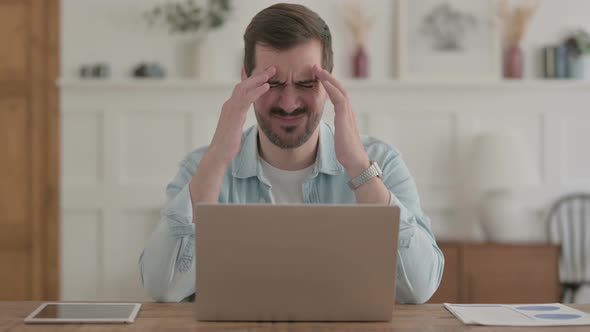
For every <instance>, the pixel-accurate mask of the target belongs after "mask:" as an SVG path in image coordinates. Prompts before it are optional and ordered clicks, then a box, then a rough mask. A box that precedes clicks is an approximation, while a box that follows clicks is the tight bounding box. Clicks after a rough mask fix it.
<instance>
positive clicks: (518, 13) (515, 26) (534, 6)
mask: <svg viewBox="0 0 590 332" xmlns="http://www.w3.org/2000/svg"><path fill="white" fill-rule="evenodd" d="M540 3H541V2H540V1H539V0H529V1H527V2H526V3H525V4H521V5H519V6H512V5H510V4H509V3H508V1H507V0H500V1H499V6H498V11H499V13H498V14H499V16H500V19H501V20H502V22H503V28H504V42H505V45H506V46H507V47H514V46H517V45H519V44H520V42H521V41H522V39H523V37H524V35H525V33H526V31H527V29H528V27H529V25H530V22H531V20H532V18H533V16H534V15H535V13H536V12H537V10H538V9H539V5H540Z"/></svg>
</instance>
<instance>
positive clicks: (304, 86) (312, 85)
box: [297, 83, 315, 89]
mask: <svg viewBox="0 0 590 332" xmlns="http://www.w3.org/2000/svg"><path fill="white" fill-rule="evenodd" d="M297 86H299V87H300V88H305V89H311V88H313V87H314V86H315V84H313V83H308V84H297Z"/></svg>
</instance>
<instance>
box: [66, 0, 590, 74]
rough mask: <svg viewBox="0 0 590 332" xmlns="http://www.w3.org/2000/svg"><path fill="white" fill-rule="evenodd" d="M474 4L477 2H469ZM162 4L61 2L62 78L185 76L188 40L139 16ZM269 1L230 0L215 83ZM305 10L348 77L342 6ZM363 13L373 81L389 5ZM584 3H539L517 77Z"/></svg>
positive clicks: (216, 50)
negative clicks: (141, 68) (83, 68)
mask: <svg viewBox="0 0 590 332" xmlns="http://www.w3.org/2000/svg"><path fill="white" fill-rule="evenodd" d="M476 1H480V0H476ZM162 2H165V1H164V0H101V1H98V0H63V15H62V19H63V30H62V31H63V39H62V41H63V44H62V73H63V76H64V77H72V76H75V75H76V72H77V70H78V68H79V66H80V64H83V63H93V62H97V61H102V62H108V63H109V64H111V69H112V72H113V76H114V77H127V76H129V73H130V71H131V68H132V67H133V66H135V65H136V64H137V63H139V62H141V61H157V62H160V63H162V64H163V65H164V66H165V67H166V68H167V69H168V72H169V73H170V74H171V76H174V77H182V76H186V71H183V69H186V63H187V59H186V56H187V55H188V54H189V52H187V46H188V45H189V40H190V39H189V37H186V36H185V37H180V36H171V35H169V34H168V33H167V31H166V29H165V28H163V27H148V26H147V24H146V23H145V21H144V20H143V19H142V17H141V13H143V12H144V11H145V10H146V9H149V8H151V6H152V5H153V4H157V3H162ZM276 2H278V1H272V0H247V1H244V0H241V1H239V0H238V1H234V6H235V9H236V10H235V11H234V13H233V14H232V18H231V19H230V21H229V22H228V24H227V25H226V26H224V27H223V28H222V29H221V30H218V31H215V32H213V33H212V35H211V38H210V41H209V45H210V54H209V58H210V59H211V66H213V68H214V71H215V73H216V77H217V78H220V79H227V78H237V77H238V74H239V68H240V61H241V54H242V53H241V52H242V48H243V42H242V35H243V32H244V29H245V27H246V25H247V24H248V22H249V21H250V19H251V18H252V17H253V16H254V15H255V14H256V13H257V12H258V11H259V10H261V9H263V8H265V7H266V6H268V5H270V4H272V3H276ZM288 2H297V3H302V4H305V5H308V6H309V7H310V8H312V9H313V10H315V11H317V12H318V13H319V14H320V15H321V16H322V17H323V18H324V19H325V20H326V22H327V23H328V25H329V26H330V28H331V30H332V34H333V38H334V52H335V66H336V67H335V73H336V74H337V75H338V76H341V77H345V76H349V73H350V68H349V67H350V66H349V62H350V61H349V56H350V53H351V49H352V45H351V41H350V38H349V36H350V34H349V32H348V30H347V28H346V26H345V25H344V23H343V19H342V16H341V5H342V3H344V2H346V1H343V0H322V1H311V0H299V1H288ZM363 5H364V6H365V7H366V9H367V13H368V14H369V15H372V16H374V17H375V25H374V27H373V30H372V33H371V35H370V36H371V37H370V55H371V66H372V69H373V70H372V74H373V77H374V78H385V77H389V76H390V75H391V74H392V73H393V64H394V61H395V54H394V52H393V46H392V45H393V42H394V41H395V34H394V32H395V1H394V0H370V1H363ZM588 13H590V1H587V0H545V1H543V3H542V6H541V8H540V10H539V12H538V13H537V16H536V17H535V18H534V20H533V22H532V25H531V26H530V31H529V33H528V35H527V36H526V38H525V42H524V50H525V54H526V64H525V72H526V75H527V76H529V77H532V76H535V75H540V74H541V70H540V51H539V49H540V48H541V47H543V46H545V45H547V44H552V43H556V42H558V41H561V40H562V39H563V36H564V35H565V34H566V33H567V31H569V30H570V29H572V28H577V27H585V28H586V29H587V30H590V20H589V19H588Z"/></svg>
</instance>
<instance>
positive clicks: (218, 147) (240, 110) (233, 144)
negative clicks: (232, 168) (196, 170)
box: [207, 67, 276, 166]
mask: <svg viewBox="0 0 590 332" xmlns="http://www.w3.org/2000/svg"><path fill="white" fill-rule="evenodd" d="M275 73H276V69H275V67H269V68H267V69H266V70H264V71H263V72H261V73H258V74H256V75H252V76H250V77H248V78H247V79H245V80H243V81H242V82H240V83H239V84H237V85H236V86H235V88H234V90H233V92H232V95H231V97H230V98H229V99H228V100H227V101H226V102H225V103H224V104H223V107H222V108H221V115H220V116H219V121H218V123H217V129H215V134H214V135H213V139H212V140H211V144H210V145H209V149H208V151H207V154H213V156H212V157H213V158H214V159H215V160H217V161H218V162H221V163H223V165H225V166H227V165H228V164H229V162H230V161H231V160H232V159H233V158H234V157H235V156H236V155H237V154H238V152H239V151H240V148H241V144H242V131H243V130H244V123H245V122H246V118H247V114H248V109H250V105H252V103H254V102H255V101H256V100H257V99H258V98H260V97H261V96H262V95H264V94H265V93H266V92H267V91H268V90H269V89H270V86H269V84H268V83H267V81H268V80H269V79H270V78H271V77H273V76H274V75H275Z"/></svg>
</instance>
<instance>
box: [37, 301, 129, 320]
mask: <svg viewBox="0 0 590 332" xmlns="http://www.w3.org/2000/svg"><path fill="white" fill-rule="evenodd" d="M138 310H139V304H137V303H47V304H44V305H42V307H40V308H39V309H38V310H37V311H36V312H34V313H33V314H31V315H30V317H29V318H28V319H27V320H28V321H30V322H34V321H49V320H56V321H60V320H64V321H133V320H134V319H135V315H137V312H138Z"/></svg>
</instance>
